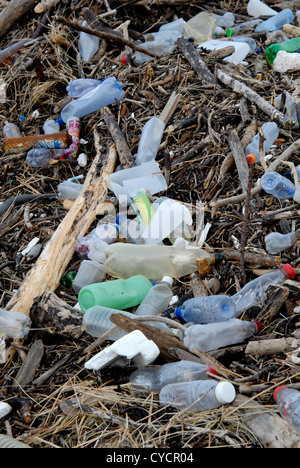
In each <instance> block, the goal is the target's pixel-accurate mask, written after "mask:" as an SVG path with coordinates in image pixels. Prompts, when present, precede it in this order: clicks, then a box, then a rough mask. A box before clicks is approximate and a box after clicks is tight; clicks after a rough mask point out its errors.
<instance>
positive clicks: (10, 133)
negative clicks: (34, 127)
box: [3, 122, 22, 138]
mask: <svg viewBox="0 0 300 468" xmlns="http://www.w3.org/2000/svg"><path fill="white" fill-rule="evenodd" d="M3 136H4V138H18V137H21V136H22V133H21V132H20V129H19V127H18V126H17V125H16V124H14V123H12V122H5V125H4V127H3Z"/></svg>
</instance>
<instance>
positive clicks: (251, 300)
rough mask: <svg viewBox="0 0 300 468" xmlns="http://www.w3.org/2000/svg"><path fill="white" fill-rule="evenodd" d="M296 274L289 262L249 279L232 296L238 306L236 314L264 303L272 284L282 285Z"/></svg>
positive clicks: (236, 306)
mask: <svg viewBox="0 0 300 468" xmlns="http://www.w3.org/2000/svg"><path fill="white" fill-rule="evenodd" d="M295 274H296V273H295V270H294V269H293V267H292V266H291V265H289V264H288V263H287V264H286V265H283V266H282V267H281V268H279V269H276V270H273V271H271V272H270V273H266V274H264V275H262V276H259V277H258V278H255V279H254V280H252V281H249V283H247V284H246V285H245V286H244V287H243V288H242V289H241V290H240V291H239V292H238V293H236V294H234V296H232V300H233V301H234V304H235V308H236V314H235V316H236V317H238V316H240V315H241V314H242V313H243V312H244V310H247V309H249V308H250V307H253V306H257V305H260V304H262V303H263V302H264V301H265V300H266V291H267V289H268V287H269V286H270V285H271V284H275V285H276V284H277V285H281V284H283V283H284V282H285V281H286V280H287V279H292V278H294V276H295Z"/></svg>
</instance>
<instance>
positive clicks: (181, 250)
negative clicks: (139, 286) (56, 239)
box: [105, 243, 215, 281]
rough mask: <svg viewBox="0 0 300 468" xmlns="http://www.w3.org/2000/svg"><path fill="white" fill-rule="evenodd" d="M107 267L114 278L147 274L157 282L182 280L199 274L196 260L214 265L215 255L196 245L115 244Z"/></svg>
mask: <svg viewBox="0 0 300 468" xmlns="http://www.w3.org/2000/svg"><path fill="white" fill-rule="evenodd" d="M105 255H106V262H105V267H106V269H107V272H108V273H109V274H110V275H111V276H115V277H117V278H128V277H130V276H133V275H143V276H145V277H146V278H149V279H151V280H153V281H156V280H160V279H161V278H163V277H164V276H171V277H172V278H180V277H181V276H185V275H189V274H190V273H193V272H194V271H197V263H196V260H197V259H199V258H203V259H207V261H208V262H210V263H214V261H215V255H214V254H209V253H208V252H206V251H205V250H203V249H201V248H199V247H194V246H189V245H187V246H176V245H172V246H169V245H134V244H124V243H115V244H113V245H109V246H107V248H106V251H105Z"/></svg>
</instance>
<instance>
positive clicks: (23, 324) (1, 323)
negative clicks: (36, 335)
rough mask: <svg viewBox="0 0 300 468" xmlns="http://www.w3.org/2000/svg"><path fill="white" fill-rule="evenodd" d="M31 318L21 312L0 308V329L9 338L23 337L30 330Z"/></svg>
mask: <svg viewBox="0 0 300 468" xmlns="http://www.w3.org/2000/svg"><path fill="white" fill-rule="evenodd" d="M30 327H31V320H30V318H29V317H28V316H27V315H25V314H22V313H21V312H13V311H7V310H4V309H1V308H0V331H1V332H2V333H5V334H6V335H7V336H9V337H10V338H15V339H18V338H24V336H26V335H28V333H29V332H30Z"/></svg>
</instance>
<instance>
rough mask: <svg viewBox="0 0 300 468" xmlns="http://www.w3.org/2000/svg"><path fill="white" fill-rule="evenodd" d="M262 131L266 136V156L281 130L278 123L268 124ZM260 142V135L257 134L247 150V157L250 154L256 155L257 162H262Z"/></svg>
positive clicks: (264, 148) (264, 146) (263, 126)
mask: <svg viewBox="0 0 300 468" xmlns="http://www.w3.org/2000/svg"><path fill="white" fill-rule="evenodd" d="M261 129H262V132H263V135H264V143H263V150H264V156H265V154H266V153H267V152H268V151H269V150H270V148H271V146H272V145H273V143H274V141H275V140H277V138H278V135H279V128H278V125H277V123H276V122H266V123H265V124H263V125H262V127H261ZM259 140H260V135H259V133H257V134H256V135H255V136H254V137H253V138H252V140H251V142H250V143H249V145H247V146H246V149H245V155H246V156H247V155H248V154H254V156H255V161H256V162H257V161H260V152H259Z"/></svg>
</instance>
